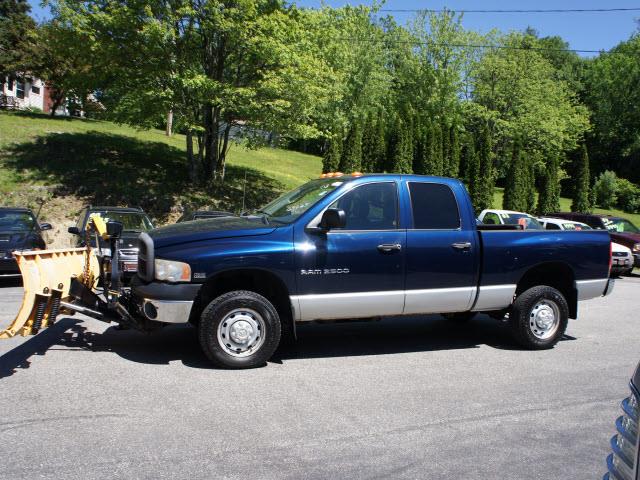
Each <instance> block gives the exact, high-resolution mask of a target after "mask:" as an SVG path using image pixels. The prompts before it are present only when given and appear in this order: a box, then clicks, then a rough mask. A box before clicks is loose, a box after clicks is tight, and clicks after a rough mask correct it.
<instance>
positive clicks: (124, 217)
mask: <svg viewBox="0 0 640 480" xmlns="http://www.w3.org/2000/svg"><path fill="white" fill-rule="evenodd" d="M92 214H96V215H99V216H100V217H102V218H103V219H104V220H105V221H109V220H114V221H117V222H121V223H122V225H123V230H122V234H121V236H120V239H119V240H118V254H119V258H120V262H119V266H120V271H121V272H123V278H124V279H125V280H128V279H130V278H131V277H132V276H133V275H134V274H135V273H136V270H137V269H138V236H139V235H140V233H142V232H147V231H149V230H151V229H152V228H153V223H152V222H151V219H150V218H149V216H148V215H147V214H146V213H144V211H143V210H142V209H141V208H127V207H93V206H88V207H85V208H84V209H82V211H81V212H80V215H79V216H78V220H77V222H76V225H75V226H74V227H69V229H68V232H69V233H71V234H73V235H75V236H76V238H75V239H74V241H73V244H74V245H75V246H77V247H84V246H86V239H85V229H86V225H87V221H88V220H89V216H90V215H92ZM91 246H92V247H94V248H95V247H96V240H95V238H91ZM99 247H100V252H101V253H102V254H103V255H107V256H109V255H111V252H110V251H109V245H108V244H107V243H106V242H104V241H103V240H102V239H100V240H99Z"/></svg>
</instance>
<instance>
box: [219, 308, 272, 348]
mask: <svg viewBox="0 0 640 480" xmlns="http://www.w3.org/2000/svg"><path fill="white" fill-rule="evenodd" d="M265 330H266V324H265V322H264V319H263V318H262V315H260V314H259V313H258V312H256V311H255V310H251V309H250V308H236V309H234V310H232V311H230V312H229V313H228V314H227V315H226V316H225V317H224V318H223V319H222V321H221V322H220V324H219V325H218V343H219V344H220V346H221V347H222V349H223V350H224V351H225V352H226V353H228V354H229V355H231V356H233V357H248V356H249V355H253V354H254V353H255V352H257V351H258V350H259V349H260V347H262V345H263V344H264V340H265V335H264V334H265Z"/></svg>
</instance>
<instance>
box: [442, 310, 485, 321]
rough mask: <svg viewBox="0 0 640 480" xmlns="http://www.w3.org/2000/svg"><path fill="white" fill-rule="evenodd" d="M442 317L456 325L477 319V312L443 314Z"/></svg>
mask: <svg viewBox="0 0 640 480" xmlns="http://www.w3.org/2000/svg"><path fill="white" fill-rule="evenodd" d="M441 315H442V316H443V317H444V318H445V319H447V320H449V321H451V322H454V323H467V322H469V321H471V320H473V319H474V318H475V316H476V315H477V312H456V313H442V314H441Z"/></svg>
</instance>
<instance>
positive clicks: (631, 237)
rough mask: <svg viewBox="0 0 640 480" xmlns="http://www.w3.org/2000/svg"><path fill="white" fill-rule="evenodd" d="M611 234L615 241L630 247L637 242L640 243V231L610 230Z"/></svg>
mask: <svg viewBox="0 0 640 480" xmlns="http://www.w3.org/2000/svg"><path fill="white" fill-rule="evenodd" d="M610 235H611V239H612V240H613V241H615V242H618V243H621V244H622V245H625V246H627V247H629V248H631V247H633V245H634V244H636V243H640V233H618V232H610Z"/></svg>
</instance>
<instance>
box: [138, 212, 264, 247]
mask: <svg viewBox="0 0 640 480" xmlns="http://www.w3.org/2000/svg"><path fill="white" fill-rule="evenodd" d="M275 229H276V227H275V226H274V225H267V224H265V223H264V221H263V220H262V217H220V218H207V219H203V220H195V221H191V222H181V223H176V224H174V225H167V226H166V227H160V228H156V229H155V230H151V231H150V232H149V236H150V237H151V238H152V239H153V243H154V245H155V248H162V247H168V246H170V245H176V244H182V243H191V242H199V241H203V240H210V239H215V238H229V237H247V236H255V235H266V234H268V233H271V232H273V231H274V230H275Z"/></svg>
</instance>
